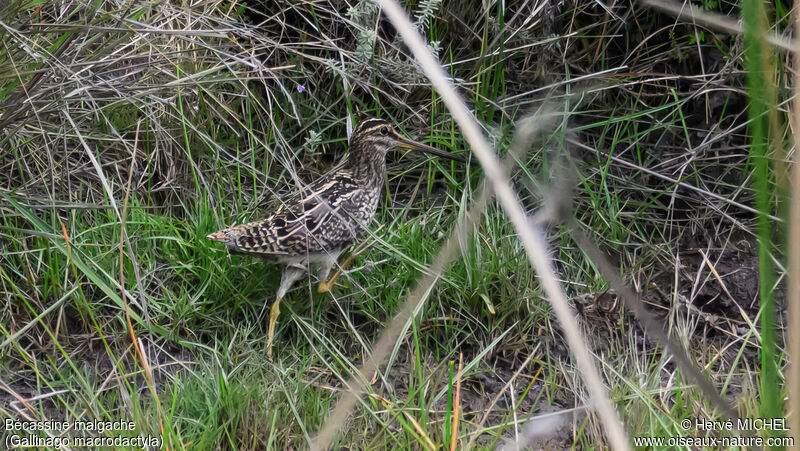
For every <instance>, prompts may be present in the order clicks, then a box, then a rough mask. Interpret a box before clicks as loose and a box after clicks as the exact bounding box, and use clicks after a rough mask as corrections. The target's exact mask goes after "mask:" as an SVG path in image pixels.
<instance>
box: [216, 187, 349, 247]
mask: <svg viewBox="0 0 800 451" xmlns="http://www.w3.org/2000/svg"><path fill="white" fill-rule="evenodd" d="M360 190H361V188H360V187H359V185H358V184H357V183H356V182H355V181H354V180H353V179H352V178H350V177H349V176H348V175H346V174H341V173H334V174H332V175H331V176H330V177H326V178H323V179H321V180H318V181H317V182H316V183H314V184H312V185H310V186H309V187H308V188H307V190H305V191H303V192H300V193H298V194H296V195H293V196H290V197H288V198H286V199H284V200H283V202H282V205H281V206H280V207H279V208H278V209H277V210H276V211H275V212H274V213H272V214H271V215H270V216H268V217H267V218H265V219H262V220H260V221H255V222H251V223H247V224H242V225H238V226H234V227H231V228H229V229H225V230H221V231H219V232H216V233H213V234H211V235H209V238H211V239H214V240H217V241H221V242H223V243H224V244H225V245H226V246H227V247H228V248H230V249H231V250H232V251H234V252H240V253H245V254H255V255H264V256H274V257H280V256H302V255H306V254H313V253H319V252H326V251H334V250H337V249H341V248H342V247H344V246H346V245H349V244H350V243H352V241H353V240H354V239H355V237H357V236H358V235H359V230H358V224H357V222H356V221H354V220H353V219H352V218H351V217H350V214H349V213H348V212H347V211H346V210H347V208H348V207H350V206H351V205H352V202H353V198H354V197H355V196H357V195H358V194H359V191H360Z"/></svg>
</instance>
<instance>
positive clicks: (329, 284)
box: [317, 238, 372, 293]
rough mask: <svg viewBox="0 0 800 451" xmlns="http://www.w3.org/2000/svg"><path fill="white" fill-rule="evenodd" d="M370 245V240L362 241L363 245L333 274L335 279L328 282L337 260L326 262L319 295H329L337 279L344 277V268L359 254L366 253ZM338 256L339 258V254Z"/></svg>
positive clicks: (320, 276)
mask: <svg viewBox="0 0 800 451" xmlns="http://www.w3.org/2000/svg"><path fill="white" fill-rule="evenodd" d="M370 245H372V240H370V239H369V238H367V239H366V240H364V241H362V242H361V244H359V245H358V246H357V247H356V248H355V249H353V252H351V253H350V255H348V256H347V258H346V259H344V262H342V264H341V265H339V269H337V270H336V273H334V274H333V277H331V278H330V279H328V280H325V279H326V278H327V277H328V272H330V269H331V266H333V263H336V259H335V258H334V259H333V261H331V262H330V263H328V262H325V264H327V266H325V267H323V268H322V269H321V270H320V273H319V279H320V282H319V285H317V293H327V292H329V291H331V288H333V286H334V284H336V279H338V278H339V277H340V276H341V275H342V272H343V271H344V268H346V267H347V266H348V265H350V263H352V262H353V260H354V259H355V258H356V257H358V255H359V254H361V253H362V252H364V251H365V250H366V249H367V248H368V247H369V246H370ZM336 256H337V257H338V254H337V255H336Z"/></svg>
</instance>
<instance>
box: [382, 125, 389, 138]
mask: <svg viewBox="0 0 800 451" xmlns="http://www.w3.org/2000/svg"><path fill="white" fill-rule="evenodd" d="M388 134H389V127H381V135H383V136H386V135H388Z"/></svg>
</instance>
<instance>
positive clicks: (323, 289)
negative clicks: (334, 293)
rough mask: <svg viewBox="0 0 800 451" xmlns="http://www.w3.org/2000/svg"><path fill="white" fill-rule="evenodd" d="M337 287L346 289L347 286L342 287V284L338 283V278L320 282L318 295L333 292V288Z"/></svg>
mask: <svg viewBox="0 0 800 451" xmlns="http://www.w3.org/2000/svg"><path fill="white" fill-rule="evenodd" d="M337 274H338V273H337ZM335 286H339V287H345V285H342V284H340V283H338V282H336V278H335V277H332V278H331V279H330V280H328V281H323V282H320V283H319V284H318V285H317V293H327V292H329V291H331V288H333V287H335Z"/></svg>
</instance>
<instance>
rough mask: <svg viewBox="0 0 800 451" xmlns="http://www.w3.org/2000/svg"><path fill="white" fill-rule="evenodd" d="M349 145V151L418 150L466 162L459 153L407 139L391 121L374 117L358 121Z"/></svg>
mask: <svg viewBox="0 0 800 451" xmlns="http://www.w3.org/2000/svg"><path fill="white" fill-rule="evenodd" d="M350 147H351V152H352V151H354V150H356V149H358V150H357V151H362V152H363V151H369V152H375V151H377V152H380V154H382V155H386V153H387V152H389V151H390V150H392V149H396V148H400V149H411V150H420V151H422V152H426V153H429V154H431V155H436V156H439V157H444V158H448V159H450V160H455V161H461V162H466V159H464V157H462V156H460V155H453V154H451V153H449V152H445V151H443V150H439V149H437V148H435V147H431V146H429V145H427V144H422V143H419V142H416V141H414V140H411V139H408V138H406V137H405V136H403V135H402V134H400V133H399V132H398V131H397V130H396V129H395V128H394V126H393V125H392V123H391V122H389V121H385V120H383V119H378V118H376V117H370V118H365V119H362V120H361V122H359V124H358V126H357V127H356V129H355V130H354V131H353V136H352V138H351V140H350Z"/></svg>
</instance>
